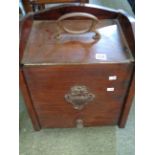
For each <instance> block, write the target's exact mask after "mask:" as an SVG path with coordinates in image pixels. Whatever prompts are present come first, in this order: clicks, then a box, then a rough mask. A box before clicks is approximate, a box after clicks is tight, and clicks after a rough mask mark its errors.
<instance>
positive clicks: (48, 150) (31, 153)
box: [19, 0, 135, 155]
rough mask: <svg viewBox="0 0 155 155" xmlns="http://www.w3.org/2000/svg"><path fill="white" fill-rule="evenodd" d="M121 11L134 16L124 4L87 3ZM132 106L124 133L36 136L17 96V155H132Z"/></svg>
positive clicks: (47, 132)
mask: <svg viewBox="0 0 155 155" xmlns="http://www.w3.org/2000/svg"><path fill="white" fill-rule="evenodd" d="M90 3H92V4H97V5H104V6H107V7H111V8H114V9H123V10H124V11H126V12H127V13H128V14H129V15H131V16H133V13H132V10H131V8H130V6H129V4H128V2H127V1H126V0H90ZM134 117H135V114H134V104H133V106H132V108H131V111H130V114H129V118H128V121H127V125H126V127H125V128H124V129H119V128H118V127H117V126H107V127H93V128H82V129H77V128H73V129H43V130H41V131H40V132H35V131H34V130H33V128H32V125H31V121H30V119H29V117H28V114H27V112H26V110H25V106H24V103H23V100H22V97H21V94H20V133H19V134H20V139H19V142H20V146H19V149H20V155H134V146H135V145H134Z"/></svg>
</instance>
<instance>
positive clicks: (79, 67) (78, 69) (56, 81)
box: [20, 5, 134, 130]
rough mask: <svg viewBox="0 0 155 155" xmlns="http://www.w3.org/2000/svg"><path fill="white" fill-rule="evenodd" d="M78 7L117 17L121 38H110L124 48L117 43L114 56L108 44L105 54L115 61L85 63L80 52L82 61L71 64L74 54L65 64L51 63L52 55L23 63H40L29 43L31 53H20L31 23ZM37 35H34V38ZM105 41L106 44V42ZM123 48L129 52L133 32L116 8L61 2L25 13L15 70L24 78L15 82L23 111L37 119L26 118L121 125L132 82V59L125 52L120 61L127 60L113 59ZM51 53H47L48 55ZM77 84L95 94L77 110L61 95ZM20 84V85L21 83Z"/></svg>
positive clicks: (49, 123)
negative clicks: (112, 78) (20, 92)
mask: <svg viewBox="0 0 155 155" xmlns="http://www.w3.org/2000/svg"><path fill="white" fill-rule="evenodd" d="M78 11H80V12H87V13H92V14H94V15H95V16H97V17H98V18H99V19H100V20H104V19H112V20H118V23H119V24H120V26H121V29H122V32H123V34H122V35H124V36H123V38H124V39H125V42H123V40H122V39H119V40H117V39H118V37H116V36H115V37H113V40H117V41H116V42H118V43H119V42H120V43H121V45H122V47H124V46H125V48H121V53H122V55H117V52H116V51H117V50H116V49H115V48H113V50H114V51H113V50H112V48H111V51H110V52H111V53H112V54H111V56H114V55H115V56H116V57H117V61H116V60H115V61H112V63H107V64H106V62H104V63H100V62H95V63H91V62H89V61H87V63H85V62H86V61H85V60H88V58H89V56H90V57H91V54H90V55H88V57H84V58H85V59H84V61H83V62H84V64H81V60H82V59H80V61H79V62H78V63H79V64H78V63H76V64H74V62H75V60H74V59H73V60H72V61H73V62H71V60H68V62H69V63H67V65H66V64H65V62H63V63H60V62H58V64H57V63H56V61H58V60H59V59H56V57H55V58H54V59H53V60H55V63H53V62H54V61H51V60H50V61H51V62H52V64H53V65H48V66H47V65H43V66H40V65H33V64H31V65H29V66H28V64H29V63H30V62H33V63H34V60H35V63H36V64H39V62H40V60H39V55H38V54H37V55H35V54H36V52H35V49H36V48H38V47H37V46H35V45H34V47H33V46H32V48H34V50H31V52H30V51H28V52H30V55H31V56H28V57H29V58H28V57H26V55H25V54H26V53H25V52H26V50H27V45H28V44H29V41H30V38H31V37H32V36H35V35H32V33H33V28H34V27H33V26H34V22H35V21H38V22H39V21H41V20H42V21H45V22H46V21H47V20H56V19H58V18H59V17H60V16H61V15H63V14H64V13H70V12H78ZM82 20H83V19H82ZM126 27H127V29H126ZM120 35H121V33H120ZM32 38H33V37H32ZM38 39H40V38H39V37H38ZM45 40H46V39H45ZM70 41H71V40H70ZM36 43H37V42H36ZM73 45H74V44H69V46H68V48H71V47H70V46H73ZM106 45H108V46H109V47H110V43H109V44H106ZM89 46H92V45H89ZM100 46H101V49H102V48H104V47H103V46H102V45H100ZM73 49H75V48H73ZM126 49H127V51H128V52H129V51H131V53H132V55H133V56H134V35H133V32H132V27H131V24H130V21H129V20H128V18H127V17H126V16H125V14H122V13H121V12H119V11H115V10H111V9H108V8H101V7H96V6H94V5H83V6H81V5H67V6H59V7H55V8H50V9H48V10H45V11H42V12H38V13H34V14H32V15H30V16H29V17H26V18H25V19H24V21H23V22H22V27H21V35H20V70H21V71H22V77H23V78H24V79H25V81H24V80H22V79H21V80H20V86H21V89H22V90H23V88H24V91H23V95H24V96H26V97H25V101H26V105H27V106H28V107H29V108H28V111H29V114H30V116H31V119H33V120H37V121H36V122H37V123H35V122H34V121H32V123H33V125H34V129H36V130H39V129H40V128H47V127H75V126H76V120H77V119H82V120H83V123H84V126H99V125H116V124H118V125H119V127H124V126H125V122H126V120H127V116H128V113H129V109H130V106H131V99H132V98H133V95H134V93H133V89H134V83H133V82H132V80H133V74H134V61H133V60H132V61H130V59H129V57H128V56H127V55H126V54H125V55H124V56H125V57H124V60H128V62H124V63H123V62H121V63H119V60H121V57H122V56H123V54H124V53H123V52H125V50H126ZM95 50H96V48H94V52H95ZM41 52H45V53H46V49H45V51H44V50H43V51H40V54H41V55H42V56H41V57H42V58H43V59H42V62H44V63H46V62H48V61H47V60H48V57H49V56H48V55H47V54H45V55H44V54H42V53H41ZM53 52H54V51H53ZM87 52H88V53H87V54H89V53H90V51H89V50H87ZM107 52H108V51H107ZM61 54H62V53H61ZM73 56H74V55H72V58H73ZM77 56H78V54H77ZM41 57H40V58H41ZM52 57H53V56H51V57H50V58H52ZM63 57H66V55H65V52H63V54H62V55H61V57H60V58H63ZM35 58H36V59H35ZM50 61H49V62H50ZM108 61H110V60H108ZM63 64H64V65H63ZM73 64H74V65H73ZM114 74H115V75H117V76H118V79H117V80H116V81H108V79H107V78H108V76H109V75H114ZM77 84H80V85H86V86H87V87H88V88H89V90H90V91H91V92H92V93H95V95H96V98H95V100H94V101H92V102H91V103H89V104H88V105H86V107H85V108H84V109H82V110H80V111H78V110H75V109H74V108H73V106H72V105H71V104H70V103H66V101H65V99H64V95H65V93H67V92H68V91H69V89H70V87H71V86H74V85H77ZM23 85H25V86H24V87H23ZM107 87H115V91H114V92H107V91H106V90H105V89H106V88H107ZM25 90H26V91H25ZM30 105H31V106H30ZM38 126H39V127H38Z"/></svg>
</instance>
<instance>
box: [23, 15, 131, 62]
mask: <svg viewBox="0 0 155 155" xmlns="http://www.w3.org/2000/svg"><path fill="white" fill-rule="evenodd" d="M70 14H71V15H72V13H70ZM70 14H69V15H70ZM82 14H83V13H82ZM85 14H86V13H85ZM80 15H81V14H80ZM80 15H79V16H80ZM92 16H93V15H92ZM63 17H64V18H63ZM63 17H60V18H59V19H60V20H62V21H61V25H59V24H60V23H58V21H60V20H59V19H58V20H33V22H32V27H31V31H30V33H29V36H28V38H27V44H26V45H25V49H24V52H23V57H22V60H21V64H24V65H58V64H93V63H127V62H131V61H133V57H132V54H131V51H130V48H129V46H128V43H127V40H126V38H125V36H124V34H123V31H122V29H121V26H120V24H119V21H118V19H100V20H99V22H98V23H97V22H96V23H95V24H96V25H95V27H94V25H93V22H92V25H91V21H93V20H94V19H93V20H92V19H91V20H90V19H89V17H88V18H87V19H78V20H77V19H69V18H68V19H67V17H72V16H68V14H67V16H66V15H63ZM65 17H66V19H65ZM94 18H96V19H97V17H94ZM64 19H65V20H64ZM91 26H92V27H91ZM90 27H91V28H90ZM83 28H86V31H85V30H84V31H81V29H83ZM87 28H88V29H87ZM65 30H66V31H65ZM67 30H68V31H67ZM74 32H75V33H74ZM78 32H79V34H78ZM95 33H96V35H97V33H98V34H99V36H100V37H97V38H93V37H94V35H95ZM57 35H59V37H57Z"/></svg>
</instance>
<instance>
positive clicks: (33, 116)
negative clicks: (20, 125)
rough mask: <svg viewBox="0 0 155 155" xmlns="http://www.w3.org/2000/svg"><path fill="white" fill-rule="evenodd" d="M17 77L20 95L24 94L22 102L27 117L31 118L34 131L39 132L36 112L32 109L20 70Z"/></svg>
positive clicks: (39, 127)
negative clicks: (24, 105) (27, 114)
mask: <svg viewBox="0 0 155 155" xmlns="http://www.w3.org/2000/svg"><path fill="white" fill-rule="evenodd" d="M19 77H20V80H19V81H20V88H21V91H22V93H23V94H24V96H23V97H24V100H25V103H26V107H27V110H28V113H29V116H30V117H31V121H32V124H33V127H34V129H35V130H36V131H39V130H40V129H41V126H40V123H39V120H38V117H37V114H36V111H35V109H34V107H33V103H32V100H31V97H30V94H29V90H28V88H27V84H26V81H25V78H24V75H23V71H22V69H20V72H19Z"/></svg>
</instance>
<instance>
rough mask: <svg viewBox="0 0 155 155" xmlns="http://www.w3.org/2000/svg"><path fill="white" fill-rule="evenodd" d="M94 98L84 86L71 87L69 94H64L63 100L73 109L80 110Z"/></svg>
mask: <svg viewBox="0 0 155 155" xmlns="http://www.w3.org/2000/svg"><path fill="white" fill-rule="evenodd" d="M94 98H95V95H94V94H93V93H90V92H89V91H88V88H87V87H86V86H79V85H78V86H73V87H71V89H70V92H69V93H67V94H65V100H66V101H67V102H69V103H71V104H72V105H73V107H74V109H77V110H81V109H83V108H84V106H85V105H87V104H88V103H89V102H91V101H92V100H93V99H94Z"/></svg>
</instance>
